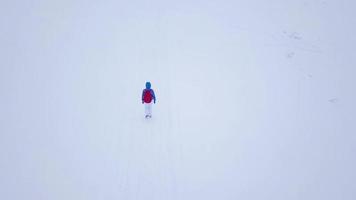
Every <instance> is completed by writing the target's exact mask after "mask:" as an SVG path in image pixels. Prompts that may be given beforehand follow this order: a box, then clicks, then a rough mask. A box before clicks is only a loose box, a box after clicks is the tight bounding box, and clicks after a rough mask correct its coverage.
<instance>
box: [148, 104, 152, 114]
mask: <svg viewBox="0 0 356 200" xmlns="http://www.w3.org/2000/svg"><path fill="white" fill-rule="evenodd" d="M148 115H149V117H152V102H151V103H149V104H148Z"/></svg>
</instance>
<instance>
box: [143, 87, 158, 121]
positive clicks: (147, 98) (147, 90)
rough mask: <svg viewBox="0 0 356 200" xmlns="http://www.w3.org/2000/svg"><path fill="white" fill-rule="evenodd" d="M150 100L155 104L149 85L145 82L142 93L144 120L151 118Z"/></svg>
mask: <svg viewBox="0 0 356 200" xmlns="http://www.w3.org/2000/svg"><path fill="white" fill-rule="evenodd" d="M152 100H153V103H156V96H155V92H154V91H153V90H152V89H151V83H150V82H146V88H145V89H144V90H143V91H142V104H144V105H145V118H151V117H152Z"/></svg>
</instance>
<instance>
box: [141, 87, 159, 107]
mask: <svg viewBox="0 0 356 200" xmlns="http://www.w3.org/2000/svg"><path fill="white" fill-rule="evenodd" d="M146 92H150V93H151V96H152V99H153V102H154V103H156V95H155V92H154V91H153V90H152V89H151V88H146V89H144V90H143V91H142V98H141V99H142V103H143V102H144V95H145V93H146Z"/></svg>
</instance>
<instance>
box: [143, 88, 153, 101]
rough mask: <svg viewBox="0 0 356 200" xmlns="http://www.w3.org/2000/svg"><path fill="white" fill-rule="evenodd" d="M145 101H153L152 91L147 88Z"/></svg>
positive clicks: (144, 96) (144, 95)
mask: <svg viewBox="0 0 356 200" xmlns="http://www.w3.org/2000/svg"><path fill="white" fill-rule="evenodd" d="M143 101H144V102H145V103H151V101H152V93H151V90H146V91H145V93H144V94H143Z"/></svg>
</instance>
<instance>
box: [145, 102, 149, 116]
mask: <svg viewBox="0 0 356 200" xmlns="http://www.w3.org/2000/svg"><path fill="white" fill-rule="evenodd" d="M144 104H145V117H146V118H147V117H148V116H149V113H150V111H149V107H150V106H149V105H150V104H148V103H144Z"/></svg>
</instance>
